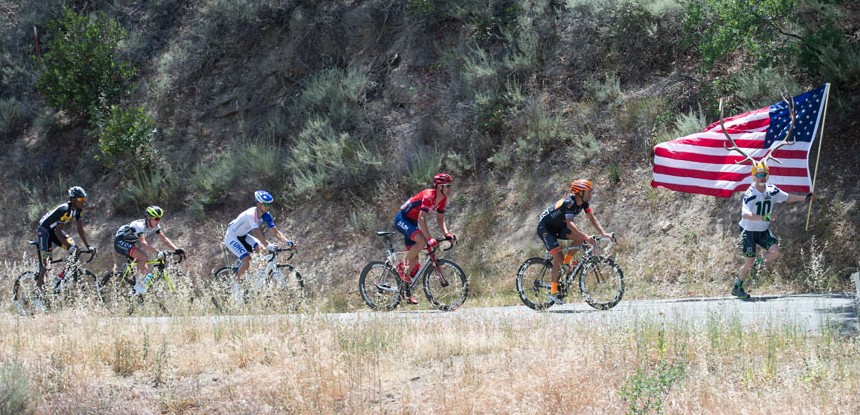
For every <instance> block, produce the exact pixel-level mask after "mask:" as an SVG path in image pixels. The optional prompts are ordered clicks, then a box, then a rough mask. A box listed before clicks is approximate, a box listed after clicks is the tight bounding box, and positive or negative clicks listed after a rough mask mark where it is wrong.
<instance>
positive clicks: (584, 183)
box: [570, 179, 592, 193]
mask: <svg viewBox="0 0 860 415" xmlns="http://www.w3.org/2000/svg"><path fill="white" fill-rule="evenodd" d="M591 187H592V186H591V182H590V181H588V180H585V179H577V180H574V181H572V182H570V192H571V193H580V192H584V191H586V190H591Z"/></svg>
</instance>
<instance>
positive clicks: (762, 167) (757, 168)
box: [752, 161, 770, 178]
mask: <svg viewBox="0 0 860 415" xmlns="http://www.w3.org/2000/svg"><path fill="white" fill-rule="evenodd" d="M762 172H763V173H764V174H770V169H768V167H767V163H765V162H764V161H753V163H752V176H753V178H755V175H756V174H758V173H762Z"/></svg>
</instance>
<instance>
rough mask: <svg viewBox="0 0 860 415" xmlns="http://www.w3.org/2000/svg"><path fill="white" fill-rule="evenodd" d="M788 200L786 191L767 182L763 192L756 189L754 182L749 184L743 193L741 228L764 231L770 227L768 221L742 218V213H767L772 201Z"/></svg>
mask: <svg viewBox="0 0 860 415" xmlns="http://www.w3.org/2000/svg"><path fill="white" fill-rule="evenodd" d="M785 201H788V193H786V192H783V191H782V190H780V189H779V188H778V187H776V186H774V185H772V184H768V185H767V186H766V187H765V189H764V191H763V192H760V191H759V190H758V189H756V186H755V184H751V185H750V187H749V189H747V191H746V192H745V193H744V198H743V202H742V205H741V221H740V222H739V225H741V229H743V230H747V231H756V232H761V231H766V230H768V228H770V222H768V221H764V220H752V219H744V217H743V215H744V214H751V215H761V216H764V215H767V214H768V213H770V212H771V211H772V209H773V204H774V203H783V202H785Z"/></svg>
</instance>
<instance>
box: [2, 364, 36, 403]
mask: <svg viewBox="0 0 860 415" xmlns="http://www.w3.org/2000/svg"><path fill="white" fill-rule="evenodd" d="M39 400H40V398H39V395H38V392H37V390H36V389H35V388H31V386H30V380H29V378H28V377H27V368H26V367H24V366H23V365H21V364H20V363H19V362H18V361H17V360H11V361H7V362H3V363H2V364H0V414H32V413H35V411H36V405H37V404H38V402H39Z"/></svg>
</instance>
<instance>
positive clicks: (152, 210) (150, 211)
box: [146, 205, 164, 219]
mask: <svg viewBox="0 0 860 415" xmlns="http://www.w3.org/2000/svg"><path fill="white" fill-rule="evenodd" d="M146 216H149V217H150V218H154V219H156V218H157V219H160V218H161V217H163V216H164V209H162V208H160V207H158V206H155V205H152V206H150V207H148V208H146Z"/></svg>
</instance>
